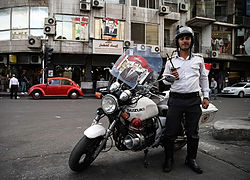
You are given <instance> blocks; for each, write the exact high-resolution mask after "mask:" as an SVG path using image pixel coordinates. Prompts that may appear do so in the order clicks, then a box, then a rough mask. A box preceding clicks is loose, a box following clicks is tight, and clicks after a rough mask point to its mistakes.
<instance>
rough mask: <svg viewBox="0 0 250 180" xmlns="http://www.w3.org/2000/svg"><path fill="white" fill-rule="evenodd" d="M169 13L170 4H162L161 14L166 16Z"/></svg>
mask: <svg viewBox="0 0 250 180" xmlns="http://www.w3.org/2000/svg"><path fill="white" fill-rule="evenodd" d="M169 13H170V10H169V6H160V8H159V15H161V16H164V15H166V14H169Z"/></svg>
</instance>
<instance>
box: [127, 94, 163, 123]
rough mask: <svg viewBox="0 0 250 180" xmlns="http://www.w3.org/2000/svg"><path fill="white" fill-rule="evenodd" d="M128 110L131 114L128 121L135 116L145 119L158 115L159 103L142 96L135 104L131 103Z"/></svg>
mask: <svg viewBox="0 0 250 180" xmlns="http://www.w3.org/2000/svg"><path fill="white" fill-rule="evenodd" d="M126 111H127V112H129V114H130V117H129V119H128V121H131V120H132V119H133V118H139V119H141V120H145V119H149V118H152V117H154V116H156V115H158V108H157V105H156V104H155V102H154V101H153V100H151V99H149V98H147V97H142V98H140V99H139V100H138V101H137V102H136V103H135V104H132V105H129V106H128V107H127V108H126Z"/></svg>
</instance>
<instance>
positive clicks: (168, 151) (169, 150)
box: [163, 142, 174, 173]
mask: <svg viewBox="0 0 250 180" xmlns="http://www.w3.org/2000/svg"><path fill="white" fill-rule="evenodd" d="M164 151H165V162H164V164H163V171H164V172H167V173H168V172H170V171H171V170H172V168H173V162H174V158H173V156H174V143H173V142H167V144H166V145H165V146H164Z"/></svg>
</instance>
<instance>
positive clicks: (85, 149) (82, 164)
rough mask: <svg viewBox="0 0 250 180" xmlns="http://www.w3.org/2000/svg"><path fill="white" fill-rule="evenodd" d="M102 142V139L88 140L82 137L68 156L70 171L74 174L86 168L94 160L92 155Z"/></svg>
mask: <svg viewBox="0 0 250 180" xmlns="http://www.w3.org/2000/svg"><path fill="white" fill-rule="evenodd" d="M102 140H103V138H102V137H97V138H94V139H89V138H88V137H87V136H83V137H82V139H81V140H80V141H79V142H78V143H77V144H76V146H75V147H74V149H73V151H72V152H71V154H70V157H69V167H70V169H71V170H73V171H76V172H80V171H83V170H84V169H86V168H88V167H89V166H90V164H91V163H92V162H93V161H94V160H95V158H94V157H93V155H94V153H95V152H96V150H97V148H98V147H99V145H100V144H101V142H102Z"/></svg>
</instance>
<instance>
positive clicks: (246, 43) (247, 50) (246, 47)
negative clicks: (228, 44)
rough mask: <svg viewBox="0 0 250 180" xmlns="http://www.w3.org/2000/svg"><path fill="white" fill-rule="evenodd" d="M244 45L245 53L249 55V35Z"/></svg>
mask: <svg viewBox="0 0 250 180" xmlns="http://www.w3.org/2000/svg"><path fill="white" fill-rule="evenodd" d="M244 45H245V51H246V53H247V55H249V56H250V37H249V38H248V39H247V40H246V42H244Z"/></svg>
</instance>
